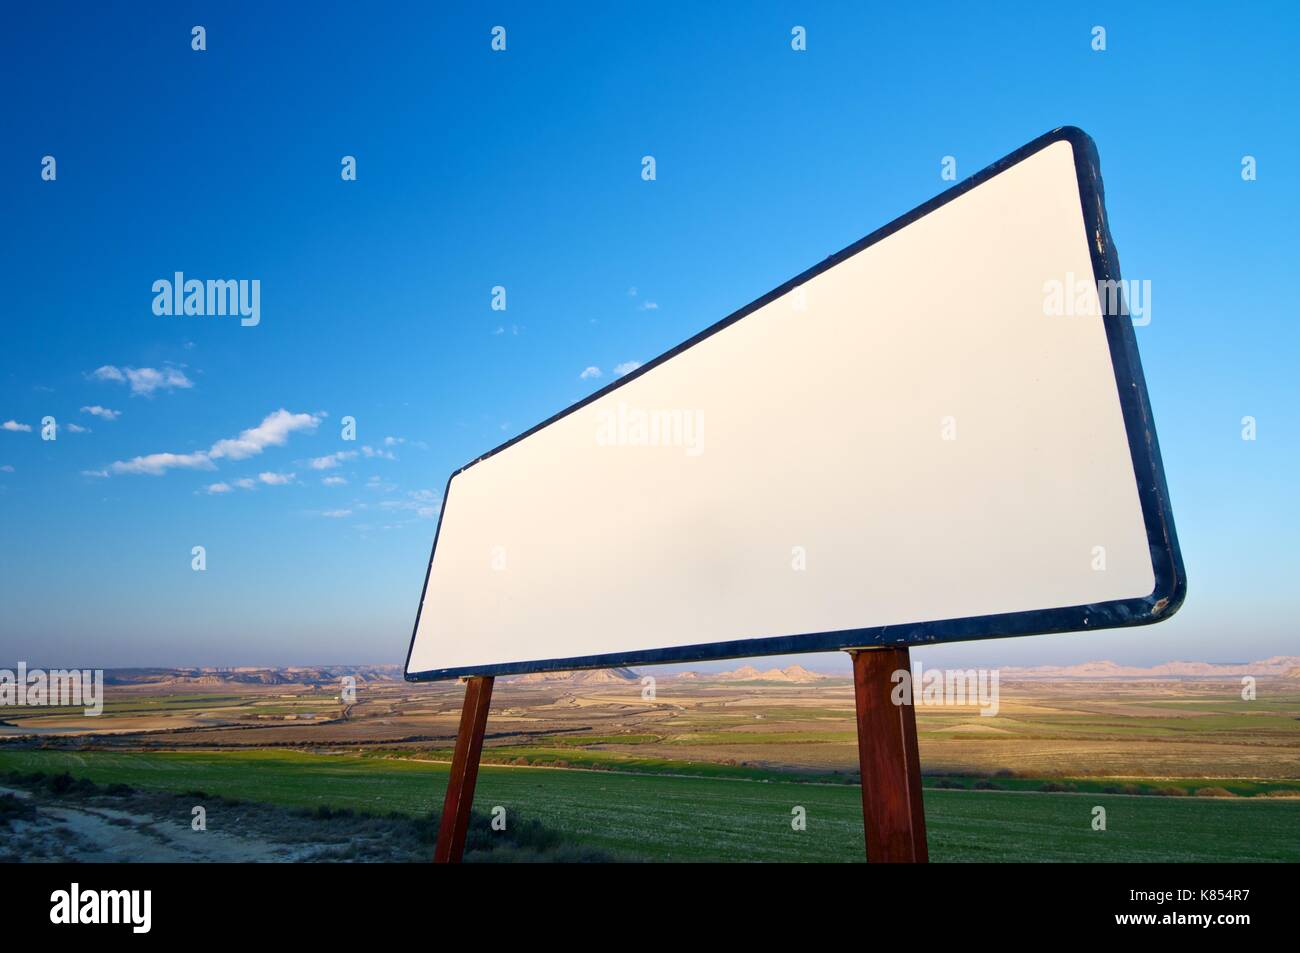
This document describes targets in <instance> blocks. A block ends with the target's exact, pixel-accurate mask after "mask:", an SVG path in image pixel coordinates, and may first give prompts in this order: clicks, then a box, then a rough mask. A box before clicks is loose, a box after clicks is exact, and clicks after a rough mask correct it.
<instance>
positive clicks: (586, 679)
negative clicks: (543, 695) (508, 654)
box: [504, 668, 641, 686]
mask: <svg viewBox="0 0 1300 953" xmlns="http://www.w3.org/2000/svg"><path fill="white" fill-rule="evenodd" d="M504 681H506V682H507V683H509V684H511V685H537V684H542V683H545V684H547V685H557V684H562V685H582V686H588V685H627V684H628V683H632V682H636V683H639V682H640V681H641V676H640V675H638V674H637V673H636V672H634V671H632V669H630V668H592V669H584V670H583V671H580V672H533V673H532V674H530V675H515V676H513V677H511V678H507V679H504Z"/></svg>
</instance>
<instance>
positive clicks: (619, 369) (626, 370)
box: [614, 361, 641, 377]
mask: <svg viewBox="0 0 1300 953" xmlns="http://www.w3.org/2000/svg"><path fill="white" fill-rule="evenodd" d="M640 366H641V362H640V361H624V362H623V363H622V364H615V365H614V376H615V377H622V376H623V375H624V374H631V373H632V372H633V371H634V370H636V369H637V368H638V367H640Z"/></svg>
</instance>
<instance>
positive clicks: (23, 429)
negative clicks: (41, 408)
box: [0, 420, 32, 433]
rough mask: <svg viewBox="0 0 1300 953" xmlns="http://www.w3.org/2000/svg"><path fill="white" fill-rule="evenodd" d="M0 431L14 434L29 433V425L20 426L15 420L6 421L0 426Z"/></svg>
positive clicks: (30, 429)
mask: <svg viewBox="0 0 1300 953" xmlns="http://www.w3.org/2000/svg"><path fill="white" fill-rule="evenodd" d="M0 430H12V431H13V432H14V433H31V432H32V425H31V424H20V423H19V422H18V421H16V420H6V421H5V422H4V423H2V424H0Z"/></svg>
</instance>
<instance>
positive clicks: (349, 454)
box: [307, 450, 357, 470]
mask: <svg viewBox="0 0 1300 953" xmlns="http://www.w3.org/2000/svg"><path fill="white" fill-rule="evenodd" d="M356 455H357V452H356V451H355V450H340V451H339V452H338V453H330V454H326V455H325V456H323V457H313V458H312V459H310V460H308V461H307V466H309V467H311V468H312V469H313V470H333V469H334V468H335V467H337V466H339V465H340V464H342V463H343V461H344V460H351V459H352V458H353V457H355V456H356Z"/></svg>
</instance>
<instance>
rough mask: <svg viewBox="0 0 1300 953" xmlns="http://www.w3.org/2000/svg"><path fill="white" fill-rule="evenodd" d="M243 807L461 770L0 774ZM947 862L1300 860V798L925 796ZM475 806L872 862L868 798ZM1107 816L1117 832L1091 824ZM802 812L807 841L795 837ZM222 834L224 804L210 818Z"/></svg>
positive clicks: (347, 767)
mask: <svg viewBox="0 0 1300 953" xmlns="http://www.w3.org/2000/svg"><path fill="white" fill-rule="evenodd" d="M11 770H17V771H23V772H31V771H44V772H60V771H65V770H66V771H69V772H71V773H72V774H73V775H75V776H78V777H87V778H89V779H91V780H93V781H97V782H100V783H113V782H123V783H126V784H129V785H131V786H133V787H137V788H155V789H160V790H167V791H173V792H189V791H203V792H205V795H206V796H209V797H210V796H213V795H221V796H224V797H228V798H238V799H241V800H248V801H258V802H267V803H274V804H287V805H296V806H319V805H329V806H332V807H348V808H352V809H355V810H362V811H369V812H374V813H386V812H388V811H401V812H405V813H410V814H419V813H423V812H427V811H429V810H431V809H433V808H436V807H440V806H441V802H442V794H443V790H444V788H445V785H446V779H447V771H448V768H447V765H445V764H439V763H430V762H419V761H412V760H397V759H392V758H380V757H363V756H359V755H354V754H310V753H305V752H297V751H259V750H243V751H230V752H150V753H138V752H121V753H116V752H103V751H84V752H59V751H50V750H7V751H0V771H11ZM925 804H926V812H927V822H928V825H929V841H930V852H931V858H932V859H933V860H937V861H980V860H986V861H1014V860H1033V861H1073V860H1090V861H1175V862H1178V861H1292V862H1294V861H1297V860H1300V801H1297V800H1287V799H1275V798H1232V799H1210V798H1156V797H1127V796H1121V795H1109V794H1101V793H1091V792H1090V793H1078V794H1041V793H1036V792H1034V793H1031V792H1016V791H1005V792H1003V791H992V792H990V791H950V790H934V789H930V790H927V791H926V792H925ZM475 805H476V807H477V808H478V809H479V810H480V811H486V810H488V809H490V808H492V807H494V806H496V805H502V806H505V807H506V808H507V810H508V811H509V812H510V815H511V816H526V817H531V818H536V819H538V820H540V821H542V822H543V823H544V824H546V825H547V826H548V827H551V828H554V829H556V830H558V831H562V832H564V833H565V834H566V835H568V837H570V838H571V839H572V840H573V841H574V842H575V843H580V844H585V845H590V846H593V847H598V848H602V849H604V850H607V851H610V852H611V853H614V854H616V855H619V856H625V857H629V858H642V859H647V860H739V861H744V860H754V861H760V860H761V861H779V860H798V861H812V860H820V861H859V860H861V859H862V820H861V802H860V800H859V792H858V789H857V788H856V787H853V786H849V785H835V784H809V783H799V782H796V781H791V780H775V779H768V780H741V779H728V778H721V777H678V776H673V775H667V774H645V775H632V774H618V773H613V772H609V771H575V770H554V769H547V768H523V767H503V766H493V765H485V766H484V767H483V768H482V770H481V772H480V775H479V783H478V791H477V797H476V800H475ZM1098 805H1100V806H1102V807H1104V808H1105V809H1106V814H1107V828H1108V829H1107V830H1106V831H1104V832H1097V831H1093V830H1092V828H1091V822H1092V811H1093V808H1094V807H1095V806H1098ZM796 806H800V807H803V808H804V809H805V811H806V815H807V830H805V831H801V832H800V831H794V830H792V828H791V824H790V820H791V811H792V809H793V808H794V807H796ZM208 818H209V825H210V826H211V828H212V829H219V825H220V823H221V807H220V805H214V806H213V807H211V808H210V810H209V814H208Z"/></svg>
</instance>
